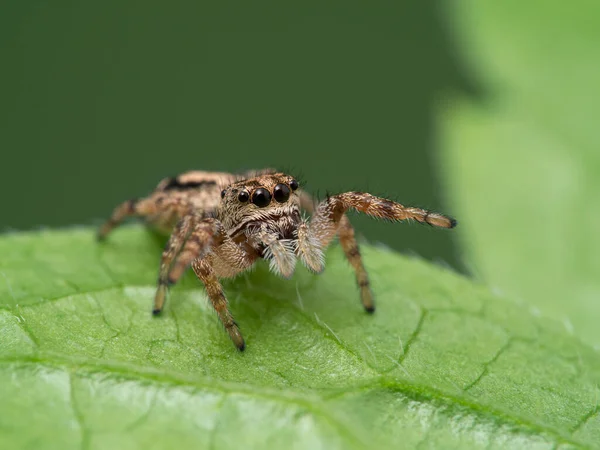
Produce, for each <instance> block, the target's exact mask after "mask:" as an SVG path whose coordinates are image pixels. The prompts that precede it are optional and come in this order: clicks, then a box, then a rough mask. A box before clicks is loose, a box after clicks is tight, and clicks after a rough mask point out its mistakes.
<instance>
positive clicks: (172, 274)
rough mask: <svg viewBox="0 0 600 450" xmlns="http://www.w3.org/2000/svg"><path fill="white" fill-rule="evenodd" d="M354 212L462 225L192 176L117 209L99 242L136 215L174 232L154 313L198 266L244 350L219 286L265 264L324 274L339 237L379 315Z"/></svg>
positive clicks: (393, 208) (352, 200) (252, 176)
mask: <svg viewBox="0 0 600 450" xmlns="http://www.w3.org/2000/svg"><path fill="white" fill-rule="evenodd" d="M352 209H354V210H356V211H360V212H363V213H365V214H368V215H369V216H373V217H376V218H380V219H387V220H392V221H400V220H407V219H414V220H416V221H417V222H420V223H427V224H429V225H432V226H436V227H442V228H453V227H454V226H456V221H455V220H454V219H451V218H449V217H446V216H444V215H442V214H438V213H435V212H431V211H427V210H425V209H421V208H414V207H406V206H403V205H401V204H399V203H396V202H393V201H391V200H386V199H384V198H381V197H376V196H374V195H371V194H368V193H364V192H345V193H343V194H337V195H332V196H328V197H327V199H325V200H323V201H322V202H320V203H317V202H315V201H314V200H313V198H312V197H311V196H309V195H308V194H307V193H306V192H304V191H303V190H302V189H300V186H299V184H298V181H296V179H295V178H294V177H292V176H290V175H288V174H285V173H282V172H276V171H273V170H263V171H257V172H249V173H246V174H242V175H234V174H230V173H222V172H202V171H192V172H186V173H183V174H181V175H179V176H177V177H172V178H165V179H164V180H162V181H161V182H160V183H159V184H158V186H157V187H156V189H155V190H154V191H153V192H152V193H151V194H150V195H149V196H148V197H145V198H142V199H135V200H128V201H126V202H124V203H122V204H121V205H119V206H117V208H115V210H114V211H113V213H112V216H111V218H110V219H109V220H108V221H107V222H106V223H104V225H102V227H101V228H100V230H99V232H98V238H99V239H104V238H105V237H106V236H107V235H108V234H109V233H110V232H111V230H112V229H113V228H115V227H116V226H118V225H119V224H120V223H121V222H122V221H123V220H124V219H126V218H128V217H132V216H137V217H142V218H144V219H145V220H146V221H147V222H148V223H149V224H151V225H153V226H155V227H157V228H158V229H159V230H162V231H164V232H166V233H169V232H170V233H171V236H170V238H169V241H168V242H167V245H166V247H165V249H164V251H163V253H162V258H161V262H160V269H159V276H158V288H157V291H156V296H155V298H154V310H153V313H154V314H159V313H160V312H161V311H162V309H163V306H164V303H165V297H166V293H167V289H168V287H169V286H170V285H173V284H175V283H176V282H177V280H179V279H180V278H181V276H182V275H183V273H184V272H185V270H186V269H187V268H188V267H189V266H190V265H191V267H192V269H193V270H194V272H195V273H196V276H197V277H198V278H199V279H200V280H201V281H202V283H204V286H205V288H206V293H207V295H208V298H209V299H210V301H211V302H212V305H213V307H214V308H215V310H216V312H217V314H218V316H219V319H220V320H221V322H222V323H223V325H224V326H225V330H227V333H228V334H229V337H230V338H231V340H232V341H233V343H234V344H235V346H236V347H237V348H238V349H239V350H244V348H245V343H244V338H243V337H242V334H241V332H240V329H239V327H238V325H237V323H236V322H235V320H234V319H233V316H232V314H231V312H230V311H229V308H228V305H227V298H226V297H225V293H224V292H223V288H222V286H221V283H220V282H219V279H220V278H229V277H233V276H235V275H237V274H239V273H241V272H243V271H245V270H247V269H249V268H250V267H251V266H252V265H253V264H254V263H255V262H256V261H257V260H258V259H260V258H263V259H266V260H268V261H269V265H270V269H271V271H273V272H275V273H276V274H278V275H281V276H283V277H286V278H287V277H290V276H292V274H293V273H294V268H295V266H296V261H297V260H298V259H299V260H300V261H301V262H302V263H303V264H304V265H305V266H306V267H307V268H308V269H310V270H311V271H313V272H315V273H320V272H322V271H323V268H324V265H325V258H324V254H323V252H324V250H325V249H326V248H327V246H328V245H329V244H330V243H331V241H332V240H333V239H334V238H335V237H336V236H338V237H339V241H340V244H341V247H342V249H343V250H344V254H345V255H346V258H347V259H348V261H349V262H350V265H351V266H352V268H353V269H354V272H355V274H356V281H357V283H358V286H359V288H360V297H361V300H362V304H363V306H364V308H365V310H366V311H367V312H369V313H372V312H374V311H375V304H374V302H373V294H372V292H371V288H370V286H369V277H368V274H367V272H366V270H365V267H364V265H363V263H362V258H361V255H360V251H359V249H358V245H357V243H356V238H355V236H354V229H353V228H352V225H351V224H350V221H349V220H348V217H347V216H346V211H348V210H352ZM302 210H304V211H306V212H307V213H309V214H311V217H310V219H305V218H303V216H302V215H301V211H302Z"/></svg>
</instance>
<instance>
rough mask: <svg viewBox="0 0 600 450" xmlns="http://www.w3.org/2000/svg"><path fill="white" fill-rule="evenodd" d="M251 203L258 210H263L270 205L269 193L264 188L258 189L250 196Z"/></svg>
mask: <svg viewBox="0 0 600 450" xmlns="http://www.w3.org/2000/svg"><path fill="white" fill-rule="evenodd" d="M252 203H254V204H255V205H256V206H258V207H259V208H264V207H265V206H267V205H268V204H269V203H271V193H270V192H269V191H267V190H266V189H265V188H258V189H257V190H255V191H254V194H252Z"/></svg>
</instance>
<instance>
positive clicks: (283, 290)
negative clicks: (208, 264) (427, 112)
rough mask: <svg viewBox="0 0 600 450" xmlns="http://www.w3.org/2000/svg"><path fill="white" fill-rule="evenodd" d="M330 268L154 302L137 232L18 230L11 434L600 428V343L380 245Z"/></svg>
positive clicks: (496, 438)
mask: <svg viewBox="0 0 600 450" xmlns="http://www.w3.org/2000/svg"><path fill="white" fill-rule="evenodd" d="M363 253H364V259H365V263H366V266H367V268H368V270H369V271H370V274H371V277H372V284H373V288H374V292H375V294H376V296H377V301H378V304H377V305H378V311H377V312H376V313H375V314H374V315H372V316H370V315H367V314H365V313H364V312H363V311H362V308H361V305H360V301H359V298H358V293H357V290H356V287H355V285H354V280H353V275H352V272H351V269H350V268H349V266H348V264H347V263H346V262H345V261H344V259H343V255H342V253H341V251H340V250H339V249H338V248H334V249H333V250H331V251H330V252H329V253H328V261H327V268H326V271H325V273H324V274H322V275H321V276H315V275H312V274H310V273H308V272H307V271H306V270H303V269H300V270H298V271H297V274H296V275H295V276H294V278H293V279H291V280H283V279H279V278H276V277H274V276H273V275H271V274H270V273H269V272H268V270H267V268H266V266H265V265H261V266H259V267H258V268H257V270H255V271H254V272H252V273H250V274H248V275H247V276H242V277H240V278H238V279H236V280H233V281H228V282H226V283H225V290H226V293H227V295H228V297H229V300H230V303H231V308H232V311H233V313H234V316H235V318H236V320H237V322H238V323H239V324H240V326H241V329H242V332H243V333H244V335H245V337H246V340H247V350H246V352H244V353H239V352H237V351H236V350H235V349H234V347H233V345H232V344H231V343H230V342H229V339H228V337H227V335H226V333H225V332H224V331H223V330H222V328H221V326H220V324H219V323H218V320H217V318H216V315H215V314H214V313H213V311H211V308H210V307H209V306H208V304H207V300H206V297H205V295H204V291H203V289H202V287H201V286H200V284H199V282H197V281H196V280H195V278H194V277H193V276H192V274H189V276H186V277H185V279H184V280H183V282H182V283H181V284H180V285H178V286H177V287H176V288H174V289H173V290H172V293H171V296H170V299H169V302H168V304H167V308H166V311H165V314H164V316H163V317H160V318H153V317H152V316H151V314H150V310H151V306H152V297H153V293H154V285H155V277H156V271H157V265H158V258H159V255H160V243H159V242H158V241H157V239H156V238H155V237H154V236H153V235H151V234H150V233H148V232H146V231H144V230H143V229H142V228H141V227H137V226H134V227H125V228H122V229H120V230H118V231H117V232H115V234H114V235H112V236H111V238H110V239H109V241H108V242H106V243H104V244H102V245H100V244H97V243H95V242H94V239H93V232H92V231H91V230H88V229H71V230H65V231H45V232H39V233H26V234H11V235H5V236H3V237H2V238H0V255H2V257H1V259H0V336H1V345H0V399H2V401H1V402H0V448H36V449H39V448H62V449H70V448H115V449H121V448H123V449H126V448H142V447H143V448H166V447H169V448H172V447H177V446H179V447H193V448H209V447H210V448H231V447H233V446H241V445H244V446H248V447H261V448H283V447H287V446H288V445H289V444H290V443H293V447H294V448H300V449H301V448H311V449H313V448H328V449H330V448H356V449H361V448H372V447H376V446H382V447H384V448H392V447H397V446H398V445H399V444H401V445H402V446H406V447H415V446H420V447H423V448H452V447H469V448H479V447H481V448H483V447H489V448H505V447H507V446H512V447H522V448H532V447H537V448H553V447H555V446H565V448H566V447H574V448H586V447H592V446H594V445H595V444H596V443H597V442H599V441H600V418H599V417H598V415H597V403H598V380H599V379H600V359H599V358H598V353H597V352H596V351H594V350H593V349H592V348H590V347H589V346H587V345H585V344H583V343H581V342H580V341H578V340H577V339H576V338H574V337H573V336H570V335H569V334H568V333H566V332H565V330H564V329H563V327H562V326H561V325H559V324H556V323H554V322H552V321H550V320H547V319H543V318H539V317H536V316H535V315H534V314H532V313H531V311H530V309H529V308H528V307H527V306H524V305H520V304H518V303H515V302H513V301H510V300H508V299H506V298H502V297H499V296H497V295H494V294H492V293H490V292H489V291H488V290H487V289H486V288H485V287H483V286H480V285H476V284H473V283H472V282H470V281H469V280H467V279H465V278H463V277H460V276H458V275H456V274H454V273H452V272H450V271H448V270H446V269H443V268H440V267H436V266H431V265H429V264H427V263H425V262H423V261H420V260H417V259H409V258H406V257H402V256H399V255H397V254H395V253H392V252H389V251H386V250H383V249H378V248H373V247H369V246H367V245H364V246H363Z"/></svg>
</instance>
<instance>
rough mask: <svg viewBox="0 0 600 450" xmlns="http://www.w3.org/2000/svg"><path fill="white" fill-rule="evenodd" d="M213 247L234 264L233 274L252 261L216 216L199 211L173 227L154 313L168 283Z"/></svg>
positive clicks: (161, 272) (160, 274)
mask: <svg viewBox="0 0 600 450" xmlns="http://www.w3.org/2000/svg"><path fill="white" fill-rule="evenodd" d="M211 251H212V252H214V253H215V254H217V255H218V256H219V258H220V259H221V260H222V261H223V262H225V263H226V264H227V265H228V267H230V268H231V272H232V274H233V273H237V272H239V271H241V270H244V269H245V268H247V267H248V266H249V265H251V264H252V262H253V260H251V257H250V255H248V254H246V253H245V252H244V251H243V250H242V249H240V247H239V246H238V245H236V244H235V243H234V242H233V241H232V240H231V238H230V237H229V236H228V235H227V233H226V232H225V231H224V229H223V226H222V225H221V223H220V222H219V221H218V220H217V219H214V218H202V217H200V216H198V215H196V214H188V215H187V216H184V217H183V219H181V220H180V221H179V223H178V224H177V225H176V227H175V229H174V230H173V233H172V234H171V237H170V238H169V241H168V242H167V245H166V247H165V250H164V251H163V254H162V257H161V263H160V270H159V275H158V288H157V290H156V296H155V297H154V309H153V311H152V312H153V314H159V313H160V312H161V311H162V308H163V306H164V302H165V298H166V294H167V290H168V287H169V286H172V285H174V284H175V283H177V281H178V280H179V279H180V278H181V276H182V275H183V274H184V273H185V270H186V269H187V268H188V267H189V266H190V264H191V263H192V261H193V260H195V259H197V258H200V259H201V258H204V256H205V255H207V254H208V253H209V252H211Z"/></svg>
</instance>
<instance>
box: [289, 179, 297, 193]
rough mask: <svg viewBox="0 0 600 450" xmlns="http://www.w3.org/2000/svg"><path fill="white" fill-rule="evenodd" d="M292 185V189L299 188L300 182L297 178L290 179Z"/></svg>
mask: <svg viewBox="0 0 600 450" xmlns="http://www.w3.org/2000/svg"><path fill="white" fill-rule="evenodd" d="M290 187H291V188H292V191H295V190H296V189H298V182H297V181H296V180H292V181H290Z"/></svg>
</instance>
